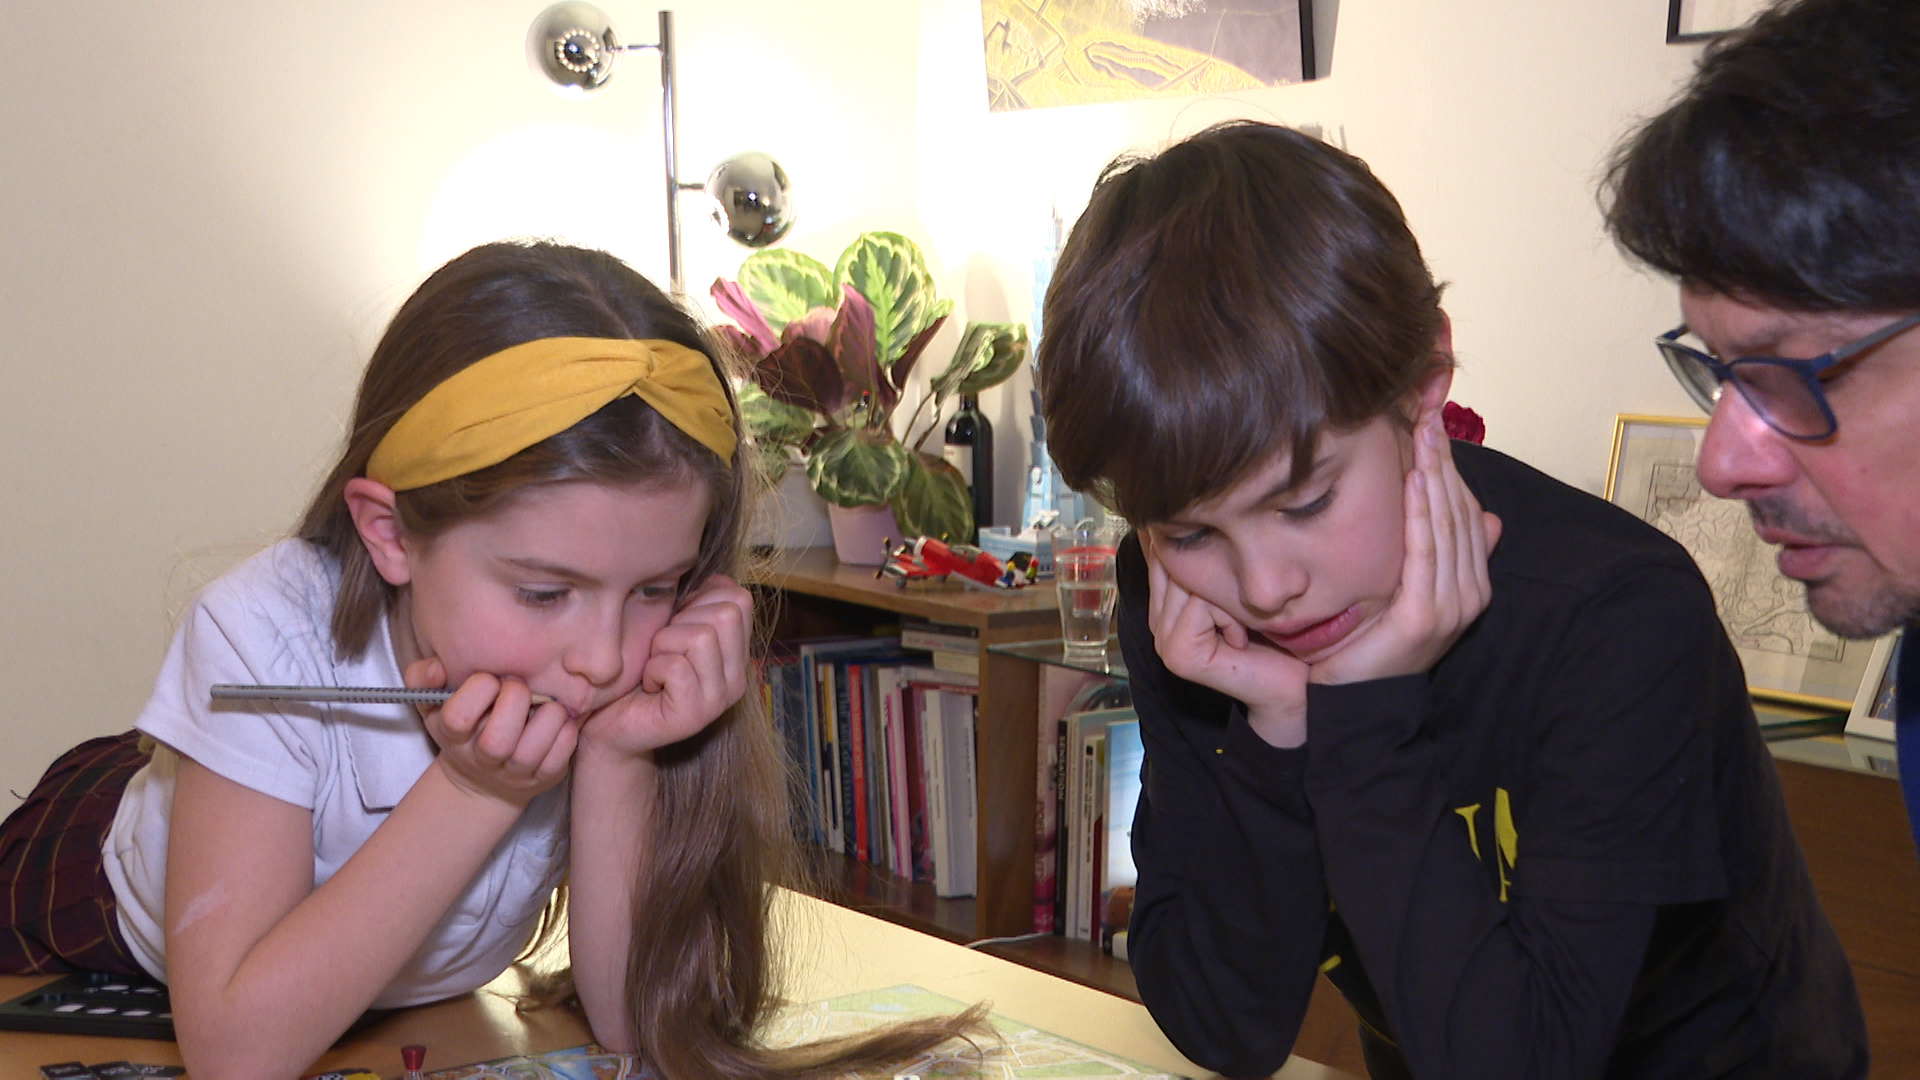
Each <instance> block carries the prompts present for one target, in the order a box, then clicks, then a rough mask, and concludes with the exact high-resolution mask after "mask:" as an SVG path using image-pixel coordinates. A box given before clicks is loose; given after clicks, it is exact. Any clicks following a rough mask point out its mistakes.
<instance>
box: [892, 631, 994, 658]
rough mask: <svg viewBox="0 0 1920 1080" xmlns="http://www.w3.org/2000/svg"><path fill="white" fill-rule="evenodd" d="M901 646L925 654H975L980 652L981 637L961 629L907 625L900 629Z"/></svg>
mask: <svg viewBox="0 0 1920 1080" xmlns="http://www.w3.org/2000/svg"><path fill="white" fill-rule="evenodd" d="M900 645H901V647H902V648H907V649H920V650H923V651H925V652H964V653H973V652H977V651H979V648H980V635H979V633H978V632H976V631H972V630H968V629H965V628H961V627H951V626H924V625H914V624H906V625H903V626H901V627H900Z"/></svg>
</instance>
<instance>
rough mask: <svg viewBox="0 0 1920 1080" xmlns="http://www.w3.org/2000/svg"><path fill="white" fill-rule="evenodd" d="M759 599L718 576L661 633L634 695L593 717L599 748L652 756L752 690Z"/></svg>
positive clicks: (591, 733) (591, 737)
mask: <svg viewBox="0 0 1920 1080" xmlns="http://www.w3.org/2000/svg"><path fill="white" fill-rule="evenodd" d="M752 628H753V596H752V595H751V594H750V593H748V592H747V590H745V589H743V588H741V587H740V586H739V585H737V584H735V583H734V582H733V581H732V580H731V579H729V578H726V577H723V576H721V575H718V574H716V575H714V576H713V577H712V578H709V579H708V580H707V582H706V583H705V584H703V585H701V586H700V588H698V589H696V590H694V591H693V592H692V593H691V594H689V595H688V597H687V599H686V602H685V604H684V605H683V606H682V607H681V608H680V610H679V611H677V612H675V613H674V616H673V618H672V619H670V620H668V622H667V625H665V626H663V627H661V628H660V632H659V633H658V634H655V635H654V638H653V644H652V647H651V649H650V650H649V655H648V656H647V666H646V668H645V670H644V671H643V672H642V673H641V676H640V685H639V687H638V688H636V689H635V690H634V691H633V693H631V694H628V695H627V696H626V697H623V698H621V699H620V700H618V701H615V702H613V703H612V704H610V705H608V706H607V707H605V708H603V709H601V710H599V711H598V712H596V713H594V714H593V715H592V716H589V717H588V718H587V722H586V727H585V728H584V729H583V731H582V733H581V738H582V739H584V740H586V742H587V743H589V744H590V745H592V746H593V747H594V748H596V749H606V750H612V751H614V752H616V753H623V754H645V753H650V752H652V751H654V750H657V749H659V748H660V747H662V746H669V745H671V744H673V743H677V742H679V741H681V740H682V739H687V738H690V737H692V736H694V735H697V734H699V733H700V732H701V731H703V730H705V729H706V727H707V725H709V724H711V723H713V722H714V721H715V720H717V719H719V718H720V716H721V715H722V714H723V713H725V712H726V711H727V710H728V709H729V708H731V707H732V706H733V704H734V703H735V702H737V701H739V700H740V698H741V696H742V695H744V694H745V693H746V692H747V673H748V671H749V670H750V669H751V663H752V661H751V659H750V656H749V651H748V639H749V637H750V635H751V633H752Z"/></svg>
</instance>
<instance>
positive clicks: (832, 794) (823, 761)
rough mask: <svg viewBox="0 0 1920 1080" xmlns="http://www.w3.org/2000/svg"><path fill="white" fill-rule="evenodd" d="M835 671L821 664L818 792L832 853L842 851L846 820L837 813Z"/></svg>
mask: <svg viewBox="0 0 1920 1080" xmlns="http://www.w3.org/2000/svg"><path fill="white" fill-rule="evenodd" d="M833 684H834V672H833V664H832V663H831V662H828V663H823V664H821V665H820V681H819V689H818V691H817V693H818V695H819V704H818V706H817V712H818V714H819V717H820V733H821V754H820V782H821V789H820V793H821V794H822V795H824V796H825V798H824V799H822V800H821V801H822V803H823V804H824V808H825V811H826V812H825V815H824V818H825V821H826V828H827V846H828V847H830V848H832V849H833V850H835V851H839V850H841V848H842V846H843V843H844V838H845V829H844V825H845V819H844V818H842V817H841V813H840V778H841V771H840V749H841V742H840V726H839V724H838V723H837V722H836V720H835V715H834V714H835V708H834V690H833Z"/></svg>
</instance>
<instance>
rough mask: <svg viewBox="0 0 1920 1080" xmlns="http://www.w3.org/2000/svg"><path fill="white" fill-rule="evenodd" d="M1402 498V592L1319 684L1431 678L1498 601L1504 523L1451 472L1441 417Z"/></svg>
mask: <svg viewBox="0 0 1920 1080" xmlns="http://www.w3.org/2000/svg"><path fill="white" fill-rule="evenodd" d="M1405 498H1406V540H1405V550H1406V556H1405V562H1404V564H1403V566H1402V569H1401V573H1400V589H1399V591H1398V592H1396V593H1395V594H1394V598H1393V601H1392V603H1391V604H1389V605H1388V607H1387V609H1386V610H1385V611H1384V612H1382V613H1381V615H1380V618H1379V619H1378V620H1377V621H1375V622H1374V624H1373V625H1372V626H1370V627H1367V628H1366V629H1364V630H1363V631H1361V632H1360V633H1359V634H1357V635H1355V637H1354V638H1353V639H1352V640H1351V641H1349V642H1347V643H1346V645H1345V646H1344V647H1343V648H1341V649H1340V650H1339V651H1337V652H1335V653H1334V654H1333V655H1332V656H1330V657H1327V658H1326V659H1325V660H1323V661H1321V662H1320V663H1317V664H1315V665H1314V666H1313V672H1312V675H1311V678H1312V680H1313V681H1314V682H1317V683H1347V682H1360V681H1362V680H1366V679H1386V678H1392V677H1394V676H1397V675H1413V674H1416V673H1419V672H1423V671H1427V670H1429V669H1431V668H1432V667H1433V665H1434V664H1436V663H1438V662H1439V660H1440V658H1441V657H1442V656H1445V655H1446V652H1447V650H1448V649H1451V648H1452V647H1453V643H1454V642H1456V641H1458V640H1460V635H1461V634H1464V633H1466V631H1467V628H1468V627H1469V626H1472V625H1473V622H1474V620H1475V619H1478V618H1479V617H1480V614H1481V613H1482V612H1484V611H1486V610H1487V604H1488V603H1489V602H1491V601H1492V599H1493V585H1492V583H1491V580H1490V578H1489V577H1488V574H1487V556H1488V554H1489V553H1490V552H1491V551H1492V550H1493V548H1494V545H1495V544H1497V543H1499V542H1500V519H1499V517H1497V516H1496V515H1494V514H1491V513H1488V512H1486V511H1484V510H1482V509H1480V502H1479V500H1477V499H1475V498H1474V497H1473V492H1471V491H1469V490H1468V489H1467V485H1466V481H1464V480H1462V479H1461V478H1460V473H1459V471H1458V470H1457V469H1455V468H1454V465H1453V453H1452V448H1451V447H1450V446H1449V445H1448V442H1447V436H1446V431H1445V428H1444V427H1443V426H1442V423H1441V419H1440V411H1439V410H1438V409H1433V410H1429V411H1428V412H1427V413H1426V414H1425V415H1423V416H1422V417H1421V418H1420V420H1419V423H1418V424H1417V425H1416V426H1415V428H1414V433H1413V468H1412V470H1410V471H1409V472H1408V473H1407V480H1406V495H1405Z"/></svg>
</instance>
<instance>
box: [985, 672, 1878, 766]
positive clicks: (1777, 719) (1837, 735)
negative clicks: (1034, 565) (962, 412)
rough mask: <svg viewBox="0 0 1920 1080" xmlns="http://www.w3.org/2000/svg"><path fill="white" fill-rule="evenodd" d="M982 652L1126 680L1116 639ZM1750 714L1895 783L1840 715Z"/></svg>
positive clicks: (1780, 747) (1782, 749)
mask: <svg viewBox="0 0 1920 1080" xmlns="http://www.w3.org/2000/svg"><path fill="white" fill-rule="evenodd" d="M987 651H988V652H991V653H998V654H1000V655H1002V656H1017V657H1019V658H1020V659H1022V660H1031V661H1033V662H1034V663H1037V664H1052V665H1053V666H1055V667H1063V668H1069V669H1071V670H1074V671H1088V672H1092V673H1093V674H1095V675H1109V676H1112V677H1113V678H1116V679H1124V678H1126V677H1127V662H1126V661H1125V660H1124V659H1122V658H1121V656H1120V639H1119V638H1117V637H1116V638H1110V639H1108V641H1107V655H1106V657H1105V658H1104V659H1101V658H1098V657H1084V656H1069V655H1067V649H1066V643H1065V642H1063V641H1061V640H1060V639H1059V638H1050V639H1047V640H1043V641H1022V642H1017V643H1014V644H1006V645H989V646H987ZM1753 711H1754V714H1755V715H1756V716H1758V717H1759V720H1760V727H1761V734H1762V735H1763V736H1764V737H1765V738H1766V740H1767V749H1769V750H1771V751H1773V756H1774V757H1777V758H1780V759H1782V760H1785V761H1798V762H1802V763H1804V764H1807V765H1822V766H1825V767H1827V768H1829V769H1843V770H1847V771H1850V772H1861V773H1867V774H1870V775H1873V776H1881V777H1886V778H1888V779H1898V778H1899V770H1898V767H1897V766H1896V764H1895V760H1894V752H1893V744H1892V743H1890V742H1885V741H1882V740H1880V739H1867V738H1862V737H1860V736H1858V735H1847V734H1844V733H1843V732H1842V730H1841V728H1842V726H1843V725H1844V724H1845V722H1846V717H1844V716H1834V715H1831V714H1826V713H1821V712H1819V711H1818V710H1812V709H1805V708H1800V707H1796V706H1791V705H1780V704H1777V703H1774V702H1769V701H1756V702H1754V704H1753Z"/></svg>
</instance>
